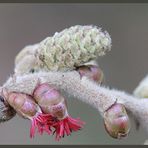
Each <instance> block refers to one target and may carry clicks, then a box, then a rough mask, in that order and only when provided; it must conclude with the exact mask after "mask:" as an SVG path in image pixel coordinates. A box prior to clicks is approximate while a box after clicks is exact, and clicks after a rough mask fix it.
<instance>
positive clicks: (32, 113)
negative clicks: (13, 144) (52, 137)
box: [7, 92, 52, 138]
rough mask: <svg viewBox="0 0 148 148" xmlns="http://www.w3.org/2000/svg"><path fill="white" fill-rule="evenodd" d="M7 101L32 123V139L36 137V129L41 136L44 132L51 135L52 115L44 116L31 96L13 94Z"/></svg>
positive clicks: (10, 94)
mask: <svg viewBox="0 0 148 148" xmlns="http://www.w3.org/2000/svg"><path fill="white" fill-rule="evenodd" d="M7 101H8V103H9V104H10V105H11V106H12V107H13V108H14V109H15V111H16V112H17V113H18V114H19V115H20V116H22V117H24V118H27V119H29V120H30V121H31V128H30V138H33V137H34V136H35V130H36V129H38V132H39V134H41V135H42V134H43V132H44V131H45V132H47V133H48V134H51V129H50V126H51V125H52V116H51V115H50V114H44V113H43V112H42V111H41V109H40V107H39V106H38V104H36V103H35V101H34V100H33V98H32V97H31V96H29V95H27V94H23V93H16V92H11V93H9V97H8V98H7Z"/></svg>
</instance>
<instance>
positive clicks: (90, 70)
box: [77, 65, 104, 84]
mask: <svg viewBox="0 0 148 148" xmlns="http://www.w3.org/2000/svg"><path fill="white" fill-rule="evenodd" d="M77 71H78V72H79V74H80V76H81V77H83V76H86V77H88V78H89V79H91V80H94V81H95V82H97V83H99V84H101V83H102V82H103V80H104V74H103V71H102V70H101V68H100V67H98V66H96V65H83V66H80V67H78V68H77Z"/></svg>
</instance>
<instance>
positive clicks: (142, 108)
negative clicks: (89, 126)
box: [3, 71, 148, 132]
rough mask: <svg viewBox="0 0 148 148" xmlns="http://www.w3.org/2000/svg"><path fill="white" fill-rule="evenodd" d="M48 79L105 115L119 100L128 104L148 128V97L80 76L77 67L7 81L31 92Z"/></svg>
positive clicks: (11, 86)
mask: <svg viewBox="0 0 148 148" xmlns="http://www.w3.org/2000/svg"><path fill="white" fill-rule="evenodd" d="M44 82H47V83H49V84H50V85H55V86H56V87H57V88H58V89H60V90H64V91H65V92H66V93H68V94H69V95H72V96H74V97H75V98H78V99H79V100H81V101H83V102H85V103H88V104H89V105H91V106H92V107H94V108H96V109H97V110H98V111H99V112H100V114H101V115H102V116H103V115H104V112H105V111H106V110H107V109H108V108H109V107H110V106H112V105H113V104H114V103H115V102H116V101H117V102H118V103H122V104H124V105H125V107H126V109H127V110H129V111H130V112H131V113H132V114H133V115H134V117H135V118H136V119H137V120H138V121H139V122H140V124H141V125H142V126H143V127H144V128H145V130H146V131H147V132H148V118H147V116H148V108H147V106H148V101H147V99H142V98H141V99H139V98H136V97H133V96H131V95H129V94H127V93H125V92H122V91H119V90H115V89H109V88H105V87H103V86H98V85H97V84H95V82H92V81H91V80H89V79H87V78H86V77H82V78H80V75H79V74H78V72H76V71H71V72H38V73H34V74H26V75H23V76H14V77H10V78H9V79H8V80H7V81H6V83H5V84H4V85H3V87H4V88H6V89H8V90H9V91H16V92H22V93H26V94H29V95H31V94H32V93H33V91H34V89H35V88H36V86H37V85H38V83H44Z"/></svg>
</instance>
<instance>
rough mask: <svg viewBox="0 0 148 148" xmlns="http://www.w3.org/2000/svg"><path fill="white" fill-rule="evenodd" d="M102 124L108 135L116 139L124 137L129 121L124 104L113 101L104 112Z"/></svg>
mask: <svg viewBox="0 0 148 148" xmlns="http://www.w3.org/2000/svg"><path fill="white" fill-rule="evenodd" d="M104 125H105V129H106V131H107V132H108V133H109V135H110V136H111V137H113V138H116V139H122V138H123V137H126V136H127V135H128V133H129V131H130V121H129V117H128V115H127V112H126V109H125V107H124V105H122V104H118V103H115V104H114V105H112V106H111V107H110V108H109V109H108V110H107V111H105V113H104Z"/></svg>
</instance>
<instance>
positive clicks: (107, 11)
mask: <svg viewBox="0 0 148 148" xmlns="http://www.w3.org/2000/svg"><path fill="white" fill-rule="evenodd" d="M76 24H80V25H86V24H94V25H97V26H100V27H102V28H103V29H105V30H107V31H108V32H109V33H110V35H111V37H112V41H113V46H112V51H111V52H110V53H108V54H107V55H106V56H105V57H103V58H100V59H99V64H100V66H101V67H102V68H103V70H104V73H105V76H106V84H107V85H109V86H110V87H115V88H118V89H121V90H125V91H127V92H129V93H132V91H133V90H134V88H135V87H136V86H137V85H138V82H139V81H140V80H141V79H142V78H143V77H144V76H145V75H146V74H147V71H148V67H147V58H148V4H0V51H1V52H0V83H1V84H2V83H4V82H5V81H6V79H7V78H8V77H9V75H10V74H12V73H13V67H14V57H15V55H16V54H17V53H18V52H19V51H20V50H21V49H22V48H23V47H24V46H25V45H28V44H34V43H36V42H39V41H41V40H43V39H44V38H45V37H47V36H51V35H53V33H54V32H56V31H61V30H62V29H64V28H67V27H70V26H73V25H76ZM68 104H69V109H70V113H71V114H72V116H73V117H77V116H79V117H81V118H82V119H83V120H84V121H85V122H86V123H87V124H86V125H85V128H84V129H83V130H81V131H80V132H77V133H73V134H72V135H71V136H69V137H65V138H64V139H62V140H61V141H60V142H55V141H54V138H53V137H51V136H48V135H46V134H45V135H43V136H39V135H36V137H35V138H34V139H30V138H29V128H30V122H29V121H28V120H24V119H22V118H20V117H18V116H17V117H15V118H13V119H12V120H10V121H9V122H6V123H2V124H1V125H0V144H142V143H143V142H144V139H146V133H145V132H144V130H143V129H140V131H139V132H135V125H134V123H132V129H131V132H130V134H129V137H128V138H126V139H124V140H115V139H113V138H111V137H109V136H108V134H107V133H106V131H105V130H104V127H103V122H102V118H100V115H99V114H98V112H97V111H96V110H95V109H93V108H91V107H90V106H88V105H86V104H84V103H81V102H79V101H77V100H75V99H69V101H68Z"/></svg>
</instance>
